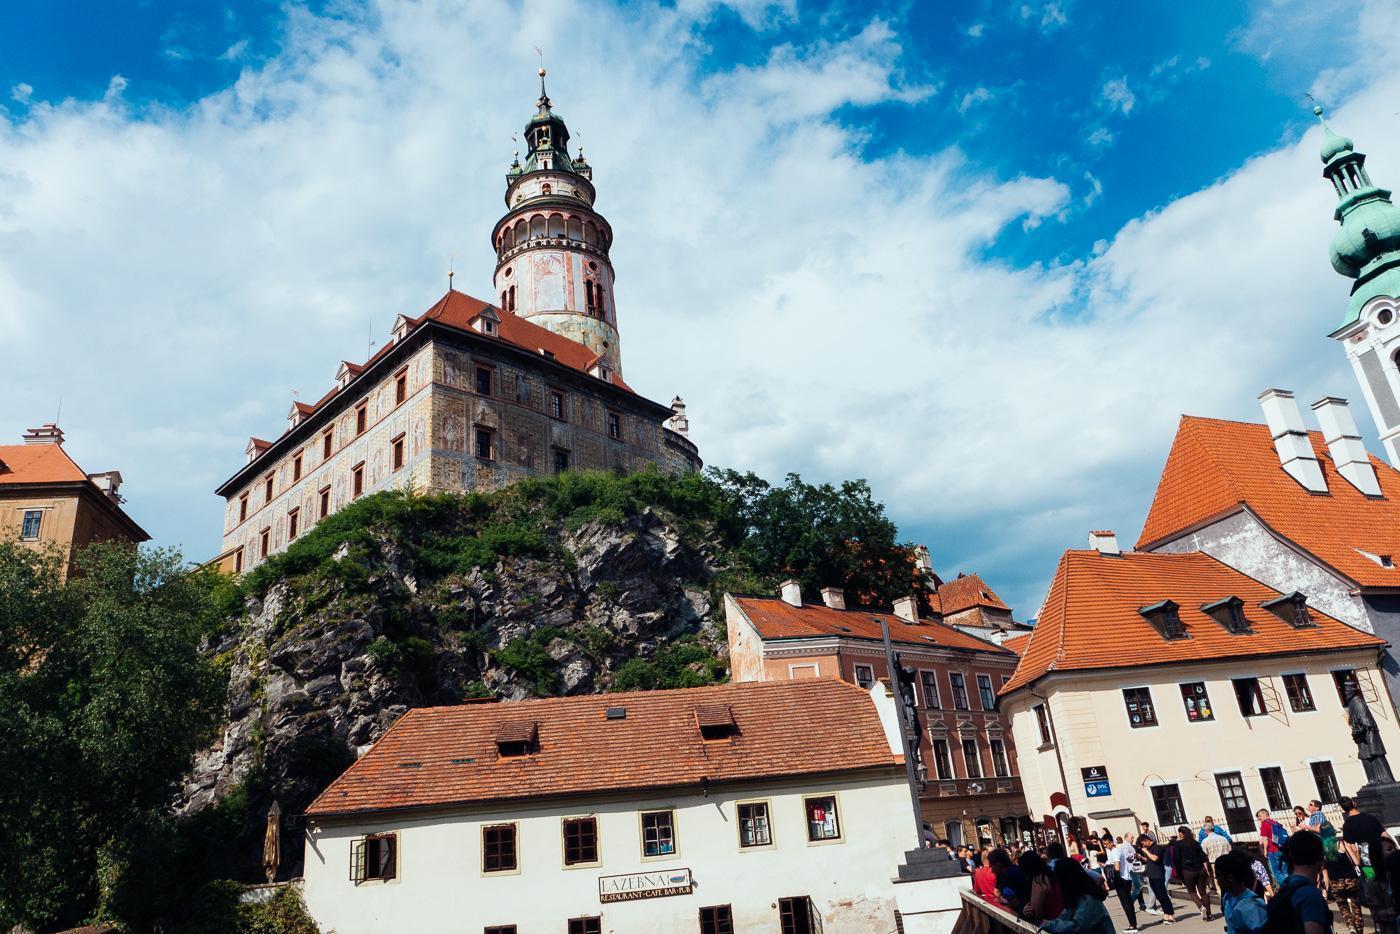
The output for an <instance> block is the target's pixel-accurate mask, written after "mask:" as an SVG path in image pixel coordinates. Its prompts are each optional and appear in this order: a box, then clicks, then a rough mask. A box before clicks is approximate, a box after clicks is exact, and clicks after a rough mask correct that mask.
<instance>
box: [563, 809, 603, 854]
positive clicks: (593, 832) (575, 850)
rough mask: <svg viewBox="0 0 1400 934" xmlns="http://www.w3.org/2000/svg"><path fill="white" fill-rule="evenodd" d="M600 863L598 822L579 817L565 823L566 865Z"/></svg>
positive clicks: (590, 818)
mask: <svg viewBox="0 0 1400 934" xmlns="http://www.w3.org/2000/svg"><path fill="white" fill-rule="evenodd" d="M597 861H598V821H597V820H596V819H594V818H592V817H579V818H574V819H572V820H566V821H564V865H565V866H575V865H578V864H580V863H596V862H597Z"/></svg>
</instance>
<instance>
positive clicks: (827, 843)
mask: <svg viewBox="0 0 1400 934" xmlns="http://www.w3.org/2000/svg"><path fill="white" fill-rule="evenodd" d="M845 842H846V838H845V837H828V838H826V839H823V840H811V839H809V840H808V841H807V845H808V846H830V845H831V844H834V843H845Z"/></svg>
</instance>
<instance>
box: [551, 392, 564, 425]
mask: <svg viewBox="0 0 1400 934" xmlns="http://www.w3.org/2000/svg"><path fill="white" fill-rule="evenodd" d="M549 417H550V418H557V419H559V420H560V421H563V419H564V394H563V393H562V392H559V391H558V390H555V389H551V390H550V391H549Z"/></svg>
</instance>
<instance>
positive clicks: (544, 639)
mask: <svg viewBox="0 0 1400 934" xmlns="http://www.w3.org/2000/svg"><path fill="white" fill-rule="evenodd" d="M564 635H566V633H565V632H564V630H562V629H557V628H555V627H553V626H546V627H544V628H542V629H537V630H535V631H534V632H532V633H531V634H530V635H528V636H523V637H521V638H518V639H512V640H510V641H509V642H507V643H506V644H505V645H503V646H501V647H500V648H499V649H497V650H496V651H495V652H494V653H493V654H494V655H495V658H496V661H497V662H498V663H499V664H502V665H504V666H506V667H507V668H511V669H514V670H515V672H516V674H518V675H520V678H521V680H523V681H525V682H526V683H528V684H529V685H530V688H531V690H533V691H534V693H535V694H536V696H538V697H547V696H549V695H551V694H553V693H554V692H555V691H557V690H558V689H559V663H558V662H556V661H555V660H554V659H552V658H550V657H549V652H548V651H547V648H546V647H547V646H548V645H549V643H550V642H552V641H554V640H555V639H557V638H559V637H560V636H564Z"/></svg>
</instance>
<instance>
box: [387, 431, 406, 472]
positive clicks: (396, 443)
mask: <svg viewBox="0 0 1400 934" xmlns="http://www.w3.org/2000/svg"><path fill="white" fill-rule="evenodd" d="M389 444H390V451H391V454H392V458H391V459H392V461H393V464H394V469H395V470H399V469H400V468H402V467H403V435H399V436H398V437H397V438H395V439H394V440H393V441H391V442H389Z"/></svg>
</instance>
